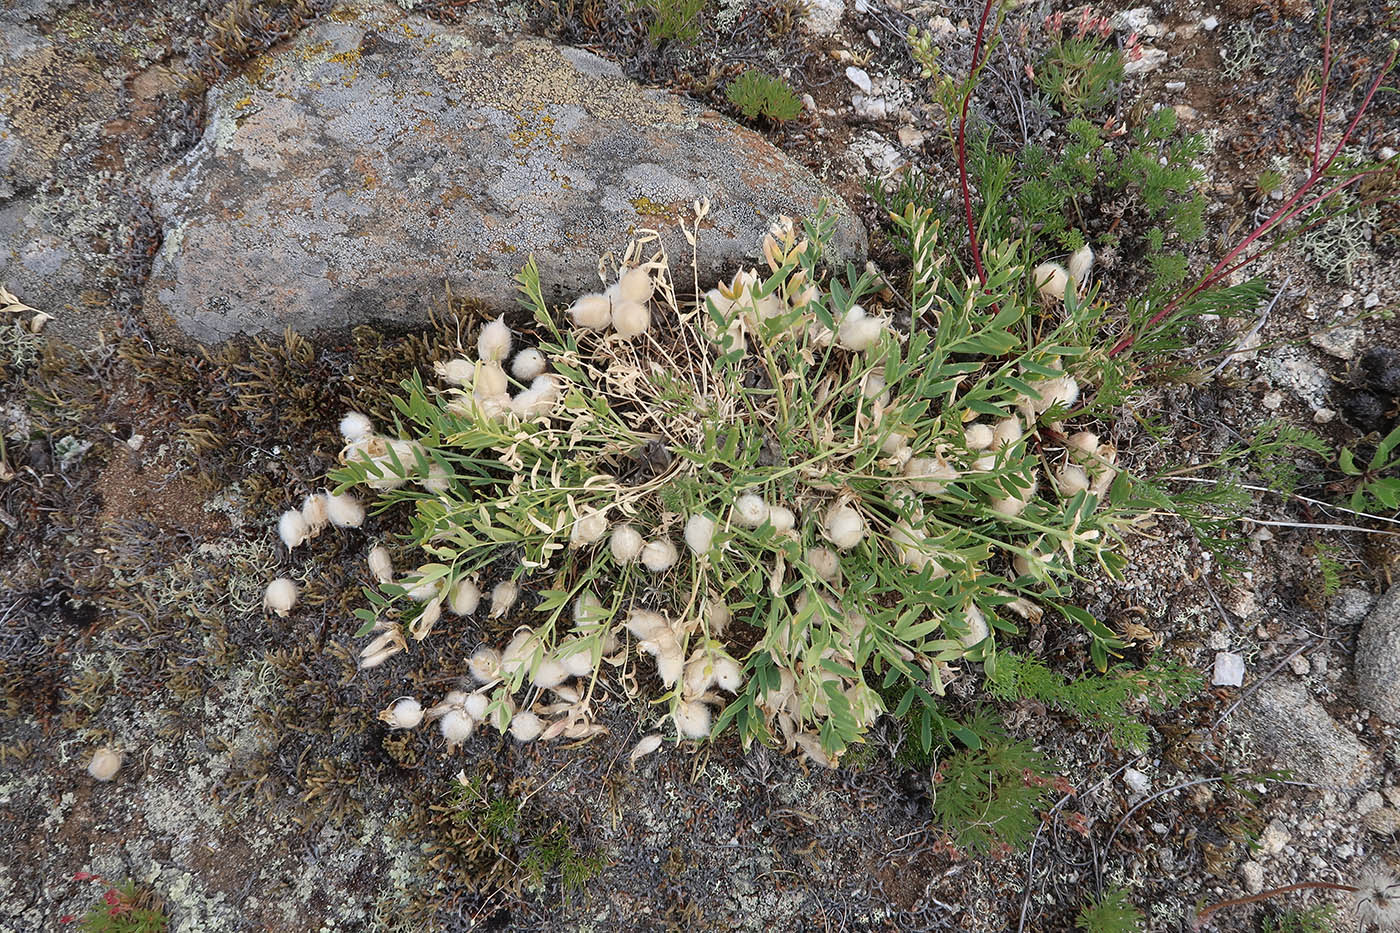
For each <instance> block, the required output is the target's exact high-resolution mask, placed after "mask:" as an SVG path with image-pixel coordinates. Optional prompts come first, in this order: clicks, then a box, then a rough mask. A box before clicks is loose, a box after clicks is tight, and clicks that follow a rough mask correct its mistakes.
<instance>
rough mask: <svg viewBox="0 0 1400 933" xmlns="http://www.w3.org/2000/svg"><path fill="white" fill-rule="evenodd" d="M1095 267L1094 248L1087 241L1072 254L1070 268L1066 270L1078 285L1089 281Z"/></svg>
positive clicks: (1071, 279)
mask: <svg viewBox="0 0 1400 933" xmlns="http://www.w3.org/2000/svg"><path fill="white" fill-rule="evenodd" d="M1093 269H1094V250H1093V249H1092V248H1091V247H1090V246H1089V244H1088V243H1085V244H1084V245H1083V246H1081V247H1079V249H1077V250H1075V251H1074V253H1073V254H1071V255H1070V257H1069V269H1068V270H1066V271H1067V272H1068V273H1069V278H1070V281H1071V282H1073V283H1074V284H1075V286H1076V287H1078V286H1080V285H1083V284H1084V283H1085V282H1087V281H1089V273H1090V272H1092V271H1093Z"/></svg>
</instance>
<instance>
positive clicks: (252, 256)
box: [145, 0, 866, 342]
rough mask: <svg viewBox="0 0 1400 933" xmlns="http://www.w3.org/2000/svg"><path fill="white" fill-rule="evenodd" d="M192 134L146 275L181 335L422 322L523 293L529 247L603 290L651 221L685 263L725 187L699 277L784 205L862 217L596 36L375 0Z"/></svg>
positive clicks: (330, 19) (152, 294) (258, 76)
mask: <svg viewBox="0 0 1400 933" xmlns="http://www.w3.org/2000/svg"><path fill="white" fill-rule="evenodd" d="M209 114H210V118H209V125H208V128H207V131H206V132H205V134H204V137H203V139H202V140H201V141H200V142H199V144H198V145H197V146H196V147H195V148H194V149H193V150H192V151H191V152H190V153H189V154H188V156H187V157H186V158H185V159H183V160H182V161H181V162H180V163H179V164H177V165H175V166H172V167H170V168H169V169H168V170H166V171H164V172H162V173H160V175H159V177H158V178H157V179H156V181H155V182H154V184H153V193H154V197H155V201H156V206H157V213H158V214H159V215H160V216H161V218H162V220H163V222H164V224H165V241H164V244H163V246H162V247H161V250H160V252H159V254H158V255H157V257H156V262H155V267H154V270H153V273H152V275H151V278H150V281H149V284H148V286H147V291H146V301H145V305H146V311H147V313H148V314H153V315H155V316H157V317H159V315H160V314H161V313H162V312H163V313H164V314H165V315H167V316H168V318H169V321H170V322H171V323H173V324H174V325H175V326H177V327H178V328H179V329H180V330H182V331H183V332H184V333H185V334H187V335H188V336H190V337H193V338H195V339H197V340H200V341H205V342H216V341H221V340H224V339H226V338H229V337H232V336H234V335H236V334H241V333H242V334H248V333H256V332H266V331H280V330H281V329H282V328H283V327H285V326H287V325H291V326H294V327H296V328H297V329H299V330H302V331H306V332H314V331H317V330H322V329H340V328H344V327H346V326H347V325H350V324H354V323H357V322H360V321H365V320H373V321H381V322H386V321H387V322H401V323H413V322H417V321H421V320H422V319H423V318H424V317H425V316H426V314H427V311H428V310H429V308H430V307H433V306H441V304H442V298H443V291H444V289H443V283H444V280H446V281H447V282H449V283H450V284H451V287H452V291H453V294H455V295H462V296H464V297H466V298H468V299H475V300H477V301H480V302H482V303H484V304H485V305H487V306H491V307H497V308H505V307H511V306H513V305H514V303H515V285H514V283H513V277H514V275H515V274H516V273H517V272H518V271H519V269H520V267H521V265H522V264H523V263H524V262H525V259H526V257H527V256H529V255H530V254H531V253H533V254H534V255H535V257H536V259H537V261H538V263H539V266H540V271H541V278H542V280H543V282H544V285H545V289H546V297H548V298H551V299H553V300H556V301H565V300H568V299H570V298H571V297H572V296H573V295H574V294H576V293H578V292H580V291H582V290H585V289H589V288H594V287H596V285H597V282H598V276H597V263H598V257H599V255H600V254H602V253H604V252H606V251H608V250H620V249H621V248H622V247H624V246H625V245H626V243H627V241H628V239H629V236H630V234H631V233H632V232H634V231H636V230H639V229H643V228H658V229H660V230H661V231H662V234H663V238H664V242H665V244H666V246H667V248H668V250H669V252H670V254H671V257H672V261H673V265H674V266H675V267H676V270H677V273H678V276H677V277H678V279H683V280H687V281H688V280H689V278H690V276H689V273H688V261H689V258H690V254H691V250H690V247H689V245H688V244H687V243H686V241H685V239H684V237H683V236H682V234H681V230H680V227H679V222H680V221H684V220H685V219H687V218H688V217H689V215H690V211H691V203H692V202H693V201H695V200H697V199H700V198H708V199H709V201H710V213H709V217H708V219H707V221H706V222H705V224H704V228H703V229H702V231H701V239H700V264H701V270H700V271H701V282H702V285H706V284H708V283H709V280H710V279H713V278H714V277H716V276H718V275H720V274H722V273H724V274H727V273H732V271H733V267H734V266H735V264H736V263H737V262H738V261H739V260H740V259H741V258H742V257H751V256H754V255H755V254H756V250H757V245H758V241H759V238H760V237H761V234H762V232H763V231H764V230H765V229H766V228H767V226H768V224H769V221H770V219H772V218H773V217H775V216H777V215H779V214H791V215H798V216H802V215H810V214H812V213H813V212H815V210H816V208H817V205H818V202H819V201H820V200H821V199H823V198H827V199H829V200H830V201H831V202H832V203H833V204H835V205H837V206H838V207H837V209H838V211H839V214H838V223H837V235H836V239H835V244H834V246H835V249H836V250H837V252H838V253H840V254H842V255H844V256H846V257H850V258H855V257H858V256H859V255H860V254H861V253H862V252H863V250H864V248H865V246H866V241H865V233H864V231H863V229H862V228H861V225H860V223H859V221H858V220H856V219H855V218H854V217H852V215H851V213H850V211H849V209H848V208H847V207H846V206H845V205H843V204H841V203H840V201H839V199H838V198H837V197H836V196H835V195H833V194H831V193H830V192H829V191H827V190H825V189H824V188H823V187H822V185H821V184H820V183H818V182H817V181H816V179H815V178H814V177H813V176H812V174H811V173H810V172H808V171H807V170H806V169H804V168H802V167H801V166H799V165H797V164H795V163H794V162H793V161H791V160H790V159H788V158H786V157H785V156H784V155H783V154H782V153H780V152H779V151H778V150H776V149H775V148H774V147H773V146H771V145H769V144H768V143H767V142H766V141H765V140H764V139H763V138H762V137H760V136H759V135H758V134H756V133H753V132H751V131H749V130H747V129H744V128H742V127H739V126H737V125H735V124H734V123H733V122H731V121H729V120H727V119H725V118H724V117H722V116H720V115H718V114H716V113H714V112H711V111H707V110H705V109H703V108H701V107H699V106H697V105H695V104H694V103H691V102H688V101H686V100H683V99H681V98H678V97H674V96H671V95H668V94H665V93H661V92H651V91H645V90H643V89H641V88H639V87H638V86H637V85H635V84H633V83H632V82H630V81H628V80H627V79H625V78H624V77H623V76H622V74H621V72H620V71H619V70H618V69H617V68H616V67H614V66H613V65H610V64H608V63H607V62H605V61H604V60H603V59H600V58H598V57H596V56H594V55H591V54H589V53H587V52H582V51H578V50H575V49H569V48H559V47H556V46H552V45H550V44H549V43H546V42H543V41H539V40H530V39H516V40H512V41H504V42H499V43H496V44H493V43H492V41H491V37H489V36H481V35H473V34H472V33H471V32H470V31H468V29H467V28H466V27H449V26H443V25H441V24H437V23H434V22H431V21H429V20H425V19H421V18H418V17H414V16H410V15H407V14H405V13H403V11H401V10H400V9H398V8H397V7H395V6H392V5H388V4H382V3H378V2H373V0H370V2H364V0H362V2H360V3H357V4H354V5H351V6H347V7H340V8H337V9H336V10H335V11H334V12H332V13H331V14H330V15H329V16H327V17H325V18H323V19H322V20H321V21H320V22H318V23H317V24H315V25H313V26H312V27H310V28H308V29H307V30H305V31H304V32H303V33H302V34H301V35H300V36H298V37H297V39H296V40H295V41H294V42H293V43H292V44H290V45H289V46H287V47H283V48H282V49H280V50H278V51H276V52H274V53H270V54H269V55H267V56H265V57H264V58H262V59H259V60H257V61H255V62H254V63H253V65H252V66H251V67H250V68H249V69H248V70H247V72H246V74H245V76H244V77H240V78H238V79H236V80H233V81H231V82H229V83H227V84H226V85H224V86H221V87H219V88H216V89H215V90H213V91H211V92H210V99H209Z"/></svg>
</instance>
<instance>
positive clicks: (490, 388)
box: [472, 360, 510, 402]
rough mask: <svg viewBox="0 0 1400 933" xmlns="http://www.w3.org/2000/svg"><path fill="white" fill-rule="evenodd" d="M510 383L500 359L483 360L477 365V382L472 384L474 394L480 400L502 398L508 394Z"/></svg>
mask: <svg viewBox="0 0 1400 933" xmlns="http://www.w3.org/2000/svg"><path fill="white" fill-rule="evenodd" d="M509 387H510V383H509V382H508V381H507V380H506V371H505V370H504V369H502V368H501V364H500V361H498V360H483V361H481V362H480V363H478V364H477V366H476V382H475V383H474V384H473V385H472V395H474V396H475V397H476V400H477V401H478V402H482V401H484V400H485V399H492V398H500V397H501V396H502V395H507V394H508V389H509Z"/></svg>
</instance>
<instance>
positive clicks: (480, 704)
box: [462, 678, 495, 722]
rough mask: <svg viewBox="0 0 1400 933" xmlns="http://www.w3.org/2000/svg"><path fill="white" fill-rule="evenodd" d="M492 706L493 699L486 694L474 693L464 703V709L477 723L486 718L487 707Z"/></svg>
mask: <svg viewBox="0 0 1400 933" xmlns="http://www.w3.org/2000/svg"><path fill="white" fill-rule="evenodd" d="M492 679H493V680H494V679H495V678H492ZM490 705H491V698H490V697H489V696H487V695H486V694H484V693H473V694H472V695H471V696H469V697H467V698H466V699H465V700H463V701H462V709H463V710H464V711H465V712H466V714H467V715H468V716H470V717H471V718H472V719H473V720H474V721H476V722H481V721H482V720H483V719H485V718H486V707H488V706H490Z"/></svg>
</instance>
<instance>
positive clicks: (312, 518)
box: [301, 492, 331, 538]
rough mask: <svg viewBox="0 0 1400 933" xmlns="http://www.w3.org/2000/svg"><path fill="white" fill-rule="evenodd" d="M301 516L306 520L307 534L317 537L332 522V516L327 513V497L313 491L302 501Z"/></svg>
mask: <svg viewBox="0 0 1400 933" xmlns="http://www.w3.org/2000/svg"><path fill="white" fill-rule="evenodd" d="M301 518H302V521H304V522H306V530H307V534H309V535H310V536H311V537H313V538H314V537H316V536H317V535H318V534H320V533H321V532H323V531H325V530H326V526H327V525H328V524H330V521H331V519H330V516H329V515H327V514H326V497H325V496H323V495H322V494H321V493H319V492H313V493H312V494H311V495H309V496H307V497H306V499H305V500H303V501H302V503H301Z"/></svg>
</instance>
